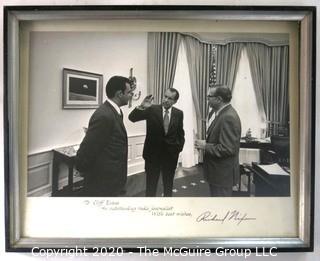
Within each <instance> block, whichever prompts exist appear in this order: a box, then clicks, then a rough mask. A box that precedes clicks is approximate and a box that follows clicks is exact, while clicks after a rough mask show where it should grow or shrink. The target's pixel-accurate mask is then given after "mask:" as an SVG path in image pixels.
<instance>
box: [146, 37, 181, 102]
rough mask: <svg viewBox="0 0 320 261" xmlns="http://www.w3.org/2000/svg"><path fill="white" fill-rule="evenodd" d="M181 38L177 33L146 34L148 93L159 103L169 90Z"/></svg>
mask: <svg viewBox="0 0 320 261" xmlns="http://www.w3.org/2000/svg"><path fill="white" fill-rule="evenodd" d="M181 38H182V36H181V35H180V34H178V33H172V32H160V33H148V93H149V94H153V95H154V99H155V102H157V103H160V102H161V101H162V98H163V96H164V93H165V91H166V90H167V89H168V88H171V87H172V85H173V80H174V76H175V72H176V66H177V57H178V51H179V46H180V43H181Z"/></svg>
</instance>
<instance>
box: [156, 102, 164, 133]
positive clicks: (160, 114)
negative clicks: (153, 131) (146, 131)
mask: <svg viewBox="0 0 320 261" xmlns="http://www.w3.org/2000/svg"><path fill="white" fill-rule="evenodd" d="M156 115H157V118H158V120H159V123H160V126H161V128H162V129H163V131H164V126H163V114H162V106H161V105H158V106H157V107H156Z"/></svg>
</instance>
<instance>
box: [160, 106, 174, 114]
mask: <svg viewBox="0 0 320 261" xmlns="http://www.w3.org/2000/svg"><path fill="white" fill-rule="evenodd" d="M171 111H172V106H171V107H170V108H169V109H168V113H169V115H171ZM165 112H166V109H165V108H164V107H163V106H162V114H164V113H165Z"/></svg>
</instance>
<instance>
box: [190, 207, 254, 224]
mask: <svg viewBox="0 0 320 261" xmlns="http://www.w3.org/2000/svg"><path fill="white" fill-rule="evenodd" d="M252 220H256V218H254V217H248V214H247V213H241V212H240V211H237V210H232V211H227V212H226V213H225V214H223V215H218V214H216V213H212V212H211V211H205V212H203V213H201V214H200V215H199V216H198V217H197V219H196V221H197V222H219V223H221V224H224V223H226V222H235V223H236V224H237V225H240V224H241V223H242V222H245V221H252Z"/></svg>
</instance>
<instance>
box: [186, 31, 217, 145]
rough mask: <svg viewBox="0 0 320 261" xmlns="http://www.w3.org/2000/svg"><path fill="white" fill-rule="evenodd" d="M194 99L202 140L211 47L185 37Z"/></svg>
mask: <svg viewBox="0 0 320 261" xmlns="http://www.w3.org/2000/svg"><path fill="white" fill-rule="evenodd" d="M184 41H185V46H186V54H187V60H188V64H189V75H190V83H191V89H192V98H193V102H194V105H195V109H196V115H197V131H198V135H199V137H198V138H200V139H204V138H205V131H206V120H205V119H206V113H207V111H206V107H207V106H206V105H207V99H206V97H207V90H208V87H209V68H210V52H211V45H210V44H205V43H201V42H199V41H198V40H196V39H195V38H193V37H190V36H185V37H184Z"/></svg>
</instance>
